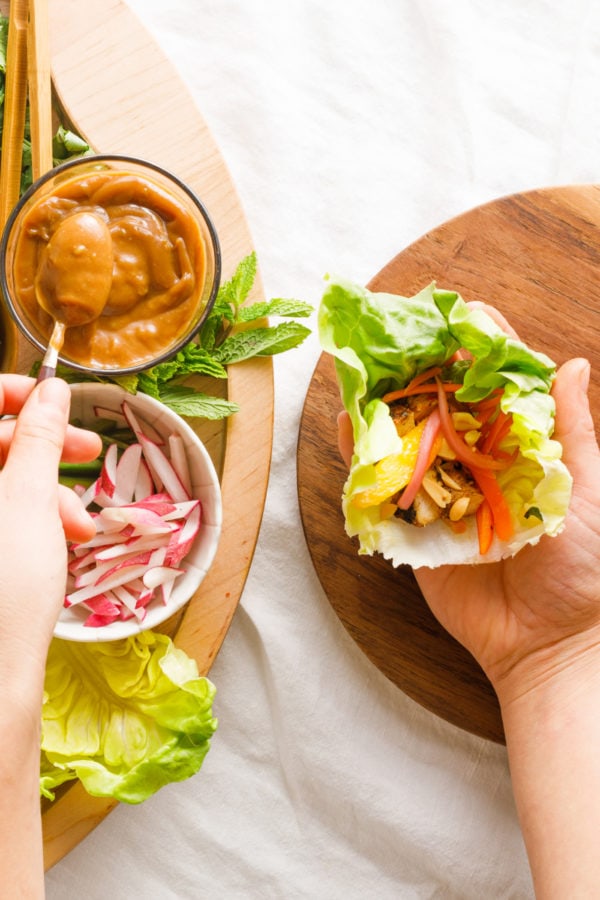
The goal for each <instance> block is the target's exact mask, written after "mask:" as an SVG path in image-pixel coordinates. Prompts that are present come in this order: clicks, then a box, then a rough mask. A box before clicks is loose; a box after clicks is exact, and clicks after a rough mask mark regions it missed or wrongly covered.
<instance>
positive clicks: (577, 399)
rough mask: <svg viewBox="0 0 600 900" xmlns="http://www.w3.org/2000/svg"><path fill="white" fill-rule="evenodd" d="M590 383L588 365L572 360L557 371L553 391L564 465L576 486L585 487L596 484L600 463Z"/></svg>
mask: <svg viewBox="0 0 600 900" xmlns="http://www.w3.org/2000/svg"><path fill="white" fill-rule="evenodd" d="M589 380H590V364H589V362H588V361H587V360H586V359H579V358H577V359H570V360H569V361H568V362H566V363H564V365H562V366H561V367H560V369H559V370H558V372H557V375H556V379H555V381H554V385H553V388H552V395H553V397H554V400H555V403H556V425H555V429H554V437H555V438H556V439H557V440H559V441H560V442H561V444H562V446H563V461H564V463H565V465H566V466H567V468H568V469H569V470H570V472H571V474H572V475H573V478H574V480H575V483H576V484H577V485H586V487H587V486H590V485H591V484H593V483H594V481H597V479H598V474H597V473H598V466H599V463H600V450H599V449H598V442H597V440H596V432H595V429H594V422H593V420H592V414H591V412H590V404H589V400H588V395H587V390H588V385H589ZM599 487H600V486H599Z"/></svg>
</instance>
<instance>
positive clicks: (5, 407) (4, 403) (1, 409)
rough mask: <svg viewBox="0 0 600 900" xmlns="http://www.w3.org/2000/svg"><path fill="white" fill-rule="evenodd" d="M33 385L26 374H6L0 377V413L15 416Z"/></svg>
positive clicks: (31, 379)
mask: <svg viewBox="0 0 600 900" xmlns="http://www.w3.org/2000/svg"><path fill="white" fill-rule="evenodd" d="M34 387H35V380H34V379H33V378H29V377H28V376H27V375H12V374H6V375H2V377H0V415H3V416H16V415H17V413H18V412H19V411H20V409H21V407H22V406H23V404H24V403H25V401H26V400H27V398H28V397H29V395H30V394H31V392H32V390H33V389H34Z"/></svg>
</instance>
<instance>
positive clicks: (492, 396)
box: [318, 279, 572, 568]
mask: <svg viewBox="0 0 600 900" xmlns="http://www.w3.org/2000/svg"><path fill="white" fill-rule="evenodd" d="M318 327H319V337H320V342H321V346H322V347H323V349H324V350H325V351H326V352H328V353H330V354H332V355H333V357H334V358H335V366H336V374H337V379H338V384H339V388H340V394H341V400H342V403H343V406H344V408H345V409H346V410H347V412H348V414H349V416H350V419H351V422H352V429H353V435H354V454H353V457H352V463H351V468H350V472H349V475H348V478H347V481H346V483H345V485H344V491H343V497H342V507H343V511H344V516H345V525H346V531H347V533H348V535H349V536H350V537H355V536H357V537H358V542H359V553H361V554H369V555H372V554H373V553H375V552H379V553H381V554H382V555H383V556H384V557H385V558H387V559H389V560H391V562H392V564H393V565H394V566H398V565H401V564H409V565H411V566H413V567H415V568H416V567H419V566H428V567H436V566H439V565H443V564H447V563H453V564H457V563H458V564H461V563H462V564H472V563H481V562H493V561H495V560H498V559H501V558H503V557H507V556H512V555H514V554H515V553H517V552H518V551H519V550H520V549H521V548H522V547H523V546H525V545H526V544H535V543H536V542H537V541H538V540H539V539H540V538H541V536H542V535H544V534H547V535H552V536H554V535H556V534H558V533H559V532H560V531H561V530H562V528H563V526H564V520H565V515H566V512H567V508H568V505H569V501H570V496H571V483H572V480H571V476H570V474H569V472H568V470H567V468H566V466H565V465H564V463H563V462H562V461H561V455H562V447H561V445H560V443H559V442H558V441H556V440H553V439H552V433H553V429H554V400H553V398H552V396H551V394H550V388H551V385H552V382H553V379H554V376H555V372H556V367H555V364H554V363H553V362H552V360H550V359H549V358H548V357H547V356H545V355H544V354H543V353H539V352H534V351H532V350H530V349H529V348H528V347H527V346H525V344H523V343H522V342H520V341H519V340H516V339H514V338H512V337H511V336H509V335H507V334H506V333H505V332H504V331H502V329H501V328H500V327H499V326H498V325H496V323H495V322H494V321H493V320H492V319H491V318H490V317H489V316H488V315H487V314H486V313H485V312H484V311H483V310H481V309H477V308H470V307H469V306H468V305H467V304H466V303H465V301H464V300H463V299H462V298H461V297H460V296H459V294H457V293H456V292H454V291H449V290H439V289H437V288H436V285H435V284H433V283H432V284H430V285H428V286H427V287H426V288H424V289H423V290H422V291H420V293H418V294H416V295H415V296H413V297H401V296H396V295H393V294H388V293H374V292H371V291H369V290H367V289H366V288H364V287H361V286H358V285H356V284H352V283H350V282H347V281H344V280H341V279H337V280H333V279H330V280H329V281H328V284H327V286H326V289H325V292H324V295H323V297H322V300H321V304H320V307H319V313H318ZM440 368H442V369H443V370H444V372H443V374H442V375H438V376H436V379H435V384H434V382H433V381H432V382H431V383H430V390H432V391H435V390H437V389H438V388H437V386H439V385H440V379H441V378H446V379H448V380H451V381H452V382H453V383H454V387H453V390H454V395H453V396H454V397H455V400H453V403H455V404H459V405H460V407H461V409H468V410H471V411H472V412H473V415H475V416H477V414H478V411H479V406H478V404H481V408H482V409H483V407H484V406H485V405H486V403H487V404H488V405H489V404H490V403H492V404H493V403H494V402H496V398H497V406H498V410H497V412H496V415H498V416H499V415H502V417H503V420H504V421H506V423H507V427H508V426H509V430H508V432H507V433H505V434H504V436H503V438H502V442H501V446H500V450H499V451H498V458H499V459H500V460H504V462H498V461H497V460H496V461H495V462H494V464H495V465H497V466H498V468H497V469H495V470H494V471H493V475H492V476H491V477H492V480H493V481H494V482H495V484H496V485H497V487H499V488H500V491H501V500H502V503H503V504H504V506H505V508H506V510H507V516H508V517H509V518H510V526H509V528H508V529H507V528H506V527H505V528H504V530H502V529H501V528H500V526H499V524H498V527H497V528H496V529H495V532H494V531H492V533H491V534H492V537H491V544H490V545H489V549H486V550H485V552H484V554H483V555H482V551H481V544H480V537H481V535H480V531H479V528H480V525H478V517H479V514H478V515H477V516H476V515H469V516H465V517H464V519H463V520H462V522H461V523H460V528H459V527H458V526H457V525H456V523H449V521H448V519H442V518H440V519H437V520H436V521H434V522H432V523H431V524H427V525H426V527H415V526H414V524H409V523H408V522H407V521H405V520H404V519H403V518H399V517H398V512H397V510H396V509H395V508H394V504H396V503H398V502H400V501H399V499H398V492H397V491H396V493H395V495H393V496H391V497H389V498H386V499H385V500H384V501H382V502H380V503H376V504H373V505H367V504H366V502H365V500H364V498H365V497H368V496H371V495H370V494H369V493H368V492H372V491H373V490H374V489H377V486H378V477H377V476H378V473H381V471H382V469H381V461H382V460H392V461H393V460H394V459H395V458H401V457H402V454H404V455H405V456H406V454H407V452H408V446H407V440H408V438H407V437H406V436H404V437H401V436H400V435H399V433H398V429H397V426H396V423H395V419H394V418H393V417H392V414H391V409H392V402H391V400H390V394H391V395H392V396H395V394H394V392H395V393H396V394H397V393H399V392H402V389H404V390H406V386H407V385H411V384H412V383H413V380H414V379H415V378H416V380H417V382H418V376H419V374H420V373H424V372H428V371H429V370H432V371H434V372H435V370H439V369H440ZM436 385H437V386H436ZM446 387H448V385H447V384H446V385H445V387H440V388H439V389H440V391H445V389H446ZM384 396H385V397H386V399H387V402H386V401H384V400H383V399H382V398H383V397H384ZM441 396H447V395H446V393H443V394H442V395H441ZM448 396H449V395H448ZM442 402H443V401H442V400H440V406H441V405H442ZM500 411H501V413H500ZM475 427H479V425H477V424H476V425H475ZM415 433H416V432H415ZM415 433H413V434H412V439H413V440H414V439H415ZM471 433H472V434H475V436H477V432H476V431H474V432H473V431H472V432H471ZM460 440H461V441H462V437H461V438H460ZM445 446H447V445H445ZM477 451H478V447H477V446H476V445H475V447H474V452H475V453H477ZM409 455H410V454H409ZM484 456H487V455H486V454H484V453H481V454H480V456H479V457H478V459H482V462H483V457H484ZM473 471H474V472H476V471H479V470H478V469H473ZM380 478H381V475H380ZM488 480H489V476H488ZM365 492H367V493H365ZM486 498H487V494H486ZM484 505H485V504H484ZM482 511H483V507H482ZM449 525H451V527H449ZM499 535H502V537H500V536H499Z"/></svg>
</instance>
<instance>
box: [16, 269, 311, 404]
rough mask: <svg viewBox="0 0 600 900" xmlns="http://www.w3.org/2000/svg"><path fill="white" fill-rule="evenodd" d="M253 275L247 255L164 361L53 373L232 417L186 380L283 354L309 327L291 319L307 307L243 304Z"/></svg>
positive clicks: (224, 373) (306, 311) (290, 302)
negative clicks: (139, 368)
mask: <svg viewBox="0 0 600 900" xmlns="http://www.w3.org/2000/svg"><path fill="white" fill-rule="evenodd" d="M256 271H257V261H256V253H255V252H252V253H250V254H249V255H248V256H246V257H245V258H244V259H242V260H241V262H240V263H239V265H238V266H237V268H236V270H235V272H234V274H233V275H232V277H231V278H230V279H229V280H228V281H225V282H223V284H222V285H221V286H220V288H219V292H218V294H217V297H216V300H215V303H214V305H213V307H212V309H211V311H210V313H209V315H208V317H207V319H206V321H205V322H204V324H203V326H202V328H201V329H200V331H199V333H198V335H197V337H196V338H194V340H192V341H190V342H189V343H188V344H185V345H184V346H183V347H182V348H181V350H179V352H178V353H176V354H175V356H173V357H172V358H171V359H169V360H167V361H166V362H164V363H159V364H158V365H156V366H152V367H150V368H148V369H145V370H144V371H143V372H139V373H137V374H132V375H124V376H117V377H108V376H106V377H96V376H83V375H82V374H81V373H80V372H74V371H73V370H72V369H70V368H67V367H66V366H62V365H61V366H59V367H58V369H57V375H60V376H61V377H62V378H64V379H65V380H66V381H71V382H72V381H113V382H115V383H116V384H120V385H121V387H123V388H125V390H127V391H129V392H130V393H132V394H134V393H136V391H140V392H142V393H144V394H149V395H150V396H151V397H154V398H155V399H156V400H160V402H161V403H164V404H165V406H168V407H170V408H171V409H172V410H174V411H175V412H176V413H178V414H179V415H183V416H189V417H194V418H196V417H197V418H204V419H213V420H216V419H223V418H226V417H227V416H231V415H233V413H235V412H237V411H238V409H239V406H238V405H237V404H236V403H233V402H232V401H230V400H225V399H223V398H222V397H215V396H212V395H210V394H207V393H205V392H204V391H201V390H199V389H198V388H196V387H195V386H194V385H193V384H192V383H190V381H189V379H190V376H193V375H202V376H208V377H209V378H217V379H226V378H227V368H226V367H227V366H231V365H235V364H236V363H240V362H244V361H245V360H248V359H251V358H252V357H256V356H274V355H275V354H277V353H284V352H285V351H287V350H291V349H293V348H294V347H298V346H299V345H300V344H301V343H302V342H303V341H304V339H305V338H306V337H307V336H308V335H309V334H310V329H309V328H307V327H306V326H305V325H302V324H301V323H300V322H297V321H294V320H295V319H299V318H303V317H304V318H305V317H308V316H310V314H311V313H312V312H313V307H312V306H310V304H308V303H305V302H303V301H301V300H284V299H282V298H277V299H274V300H262V301H257V302H255V303H250V304H246V302H245V301H246V300H247V298H248V295H249V294H250V291H251V290H252V287H253V285H254V281H255V279H256ZM273 317H277V318H285V321H282V322H277V323H276V324H273V325H271V324H270V323H269V321H268V320H269V319H270V318H273ZM290 320H292V321H290ZM37 369H39V363H36V364H35V365H34V367H33V370H32V374H36V372H37ZM203 387H205V384H204V383H203Z"/></svg>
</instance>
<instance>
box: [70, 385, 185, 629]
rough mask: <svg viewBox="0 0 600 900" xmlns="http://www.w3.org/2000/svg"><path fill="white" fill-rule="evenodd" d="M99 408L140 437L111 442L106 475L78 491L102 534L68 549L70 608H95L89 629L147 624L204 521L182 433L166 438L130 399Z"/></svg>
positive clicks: (164, 598)
mask: <svg viewBox="0 0 600 900" xmlns="http://www.w3.org/2000/svg"><path fill="white" fill-rule="evenodd" d="M96 413H97V415H98V416H99V417H101V418H107V419H112V420H114V421H115V422H117V423H119V424H126V425H128V426H129V428H130V429H131V430H132V432H133V434H134V436H135V441H134V442H133V443H132V444H130V445H129V446H128V447H126V448H125V450H123V451H119V449H118V447H117V445H116V444H111V445H110V446H109V447H108V448H107V450H106V454H105V458H104V461H103V464H102V469H101V472H100V475H99V476H98V478H97V479H96V481H95V482H93V484H91V485H90V486H89V487H88V488H87V489H85V490H82V491H80V494H81V499H82V502H83V503H84V504H85V505H86V507H88V508H89V512H90V514H91V515H92V517H93V519H94V522H95V525H96V534H95V535H94V537H93V538H91V540H89V541H87V542H85V543H78V544H72V545H71V546H70V547H69V566H68V576H67V577H68V582H67V593H66V595H65V600H64V605H65V607H70V606H74V605H77V604H81V607H80V608H85V609H87V610H89V612H90V615H89V616H88V617H87V618H86V620H85V623H84V624H85V625H86V626H88V627H102V626H105V625H108V624H110V623H111V622H114V621H117V620H120V621H124V620H127V619H131V618H133V617H135V618H136V619H137V620H138V621H140V622H141V621H143V620H144V618H145V616H146V613H147V609H148V607H149V605H150V604H152V603H153V602H159V603H162V604H168V602H169V600H170V598H171V594H172V591H173V587H174V585H175V584H176V582H177V579H178V577H179V576H180V575H182V574H183V572H184V571H185V569H184V568H182V566H181V563H182V561H183V560H184V558H185V556H186V555H187V554H188V553H189V551H190V548H191V547H192V545H193V543H194V541H195V539H196V537H197V535H198V532H199V530H200V527H201V521H202V506H201V503H200V501H199V500H197V499H194V498H192V496H191V477H190V469H189V464H188V460H187V456H186V452H185V445H184V442H183V440H182V438H181V436H180V435H169V436H168V438H167V440H164V439H163V438H162V437H161V436H160V435H159V434H158V433H157V432H156V430H155V429H153V428H150V427H148V426H147V423H145V422H141V421H140V420H139V419H138V417H137V416H136V415H135V414H134V413H133V411H132V409H131V407H130V406H129V404H127V403H126V402H125V403H123V404H122V411H121V412H116V411H115V410H109V409H106V408H105V407H98V408H97V410H96Z"/></svg>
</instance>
